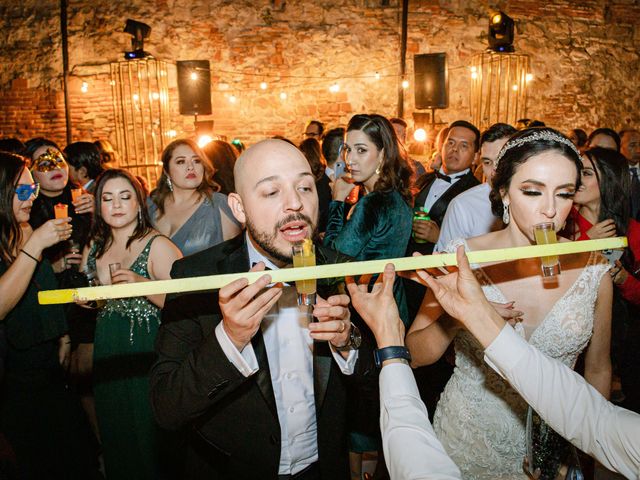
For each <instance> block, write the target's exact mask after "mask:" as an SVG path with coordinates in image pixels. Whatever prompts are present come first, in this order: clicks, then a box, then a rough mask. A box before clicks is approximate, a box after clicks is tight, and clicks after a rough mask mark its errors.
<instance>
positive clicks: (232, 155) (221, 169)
mask: <svg viewBox="0 0 640 480" xmlns="http://www.w3.org/2000/svg"><path fill="white" fill-rule="evenodd" d="M202 151H203V152H204V153H205V155H206V156H207V157H208V158H209V160H211V164H212V165H213V169H214V171H215V173H214V174H213V181H214V182H216V183H217V184H218V185H220V193H222V194H224V195H229V194H230V193H233V192H235V191H236V187H235V179H234V178H233V167H234V165H235V164H236V159H237V158H238V151H237V150H236V149H235V147H233V146H232V145H231V144H230V143H227V142H225V141H223V140H213V141H212V142H209V143H207V144H206V145H205V146H204V147H203V148H202Z"/></svg>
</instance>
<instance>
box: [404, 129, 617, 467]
mask: <svg viewBox="0 0 640 480" xmlns="http://www.w3.org/2000/svg"><path fill="white" fill-rule="evenodd" d="M496 162H497V170H496V174H495V177H494V179H493V188H492V192H491V202H492V209H493V212H494V214H496V215H499V216H502V218H503V221H504V223H505V224H506V226H505V228H504V229H503V230H500V231H497V232H492V233H489V234H487V235H483V236H480V237H475V238H471V239H468V240H458V241H454V242H453V243H452V244H451V245H450V246H449V248H448V249H447V250H448V251H451V252H455V248H456V247H457V246H458V245H460V243H464V244H465V248H466V249H467V250H488V249H496V248H509V247H518V246H526V245H531V244H535V240H534V238H533V226H534V225H536V224H538V223H542V222H553V223H554V225H555V230H556V231H558V230H560V229H561V228H562V227H563V225H564V223H565V220H566V218H567V216H568V214H569V212H570V210H571V206H572V204H573V196H574V194H575V192H576V190H577V188H578V187H579V186H580V171H581V168H582V164H581V160H580V155H579V153H578V151H577V150H576V149H575V147H574V146H573V144H572V143H571V142H570V141H569V140H568V139H567V138H566V137H565V136H564V135H562V134H560V133H558V132H556V131H555V130H552V129H549V128H542V129H529V130H523V131H521V132H518V133H517V134H515V135H514V136H513V137H512V138H511V139H510V140H509V141H508V142H507V143H506V145H505V146H504V147H503V149H502V150H501V152H500V154H499V155H498V158H497V160H496ZM559 240H560V241H566V240H564V239H559ZM560 262H561V268H562V274H561V275H559V276H558V277H557V279H555V281H554V282H553V283H551V284H550V283H548V282H543V281H542V277H541V273H540V259H537V258H533V259H526V260H518V261H512V262H507V263H500V264H489V265H483V266H482V268H480V267H478V266H474V268H475V272H476V276H477V277H478V279H479V280H480V282H481V284H482V285H483V290H484V293H485V295H486V296H487V298H488V300H490V301H492V302H495V303H503V304H504V303H507V302H508V301H509V300H514V301H515V308H517V309H518V310H520V311H522V312H524V315H523V316H522V318H521V321H519V322H518V323H516V324H515V327H514V328H515V329H516V331H517V332H518V333H519V334H520V335H522V336H523V337H525V338H526V339H527V340H528V341H529V342H530V343H531V344H532V345H534V346H536V347H537V348H538V349H539V350H541V351H542V352H544V353H545V354H547V355H548V356H550V357H553V358H556V359H558V360H560V361H562V362H563V363H564V364H566V365H568V366H570V367H574V365H575V362H576V360H577V358H578V356H579V355H580V353H581V352H582V351H583V350H585V349H586V352H585V357H584V358H585V369H584V376H585V378H586V380H587V381H588V382H589V383H590V384H591V385H593V386H594V387H595V388H596V389H597V390H598V391H599V392H600V393H601V394H602V395H604V396H605V397H608V395H609V388H610V382H611V363H610V358H609V344H610V329H611V327H610V323H611V298H612V283H611V279H610V278H609V275H605V273H606V272H607V270H608V268H609V267H608V264H607V263H606V261H605V260H604V259H603V258H602V257H601V256H600V255H599V254H598V253H595V252H593V253H584V254H575V255H565V256H562V257H560ZM443 313H444V311H443V309H442V308H441V307H440V305H439V304H438V303H437V301H436V300H435V298H434V297H433V295H432V294H431V292H428V293H427V295H425V298H424V300H423V302H422V305H421V307H420V311H419V313H418V315H417V317H416V320H415V322H414V323H413V325H412V327H411V329H410V331H409V334H408V335H407V345H408V347H409V349H410V351H411V355H412V357H413V359H414V360H413V366H414V367H416V366H421V365H428V364H431V363H433V362H435V361H436V360H437V359H438V358H439V357H440V356H442V355H443V354H444V352H445V351H446V350H447V348H448V346H449V345H450V343H451V342H452V341H453V342H454V346H455V352H456V368H455V370H454V373H453V375H452V377H451V379H450V380H449V383H448V384H447V386H446V388H445V390H444V392H443V394H442V396H441V398H440V402H439V403H438V406H437V409H436V412H435V417H434V429H435V432H436V434H437V436H438V438H439V439H440V440H441V441H442V444H443V445H444V447H445V449H446V450H447V453H448V454H449V455H450V456H451V458H453V460H454V461H455V463H456V464H457V465H458V466H459V467H460V469H461V471H462V473H463V477H464V478H470V479H480V478H487V479H488V478H492V479H495V478H502V479H506V478H523V477H524V472H523V468H522V465H523V458H524V456H525V453H526V449H525V444H526V442H525V417H526V413H527V405H526V403H525V402H524V400H522V398H520V396H519V395H518V394H517V393H516V392H515V391H514V390H513V389H511V387H510V386H509V384H508V383H507V382H506V381H505V380H504V379H502V378H501V377H500V376H498V375H497V374H496V373H495V372H493V370H491V369H490V368H489V367H488V366H487V365H486V364H485V363H484V361H483V350H482V347H481V346H480V344H479V343H478V342H477V341H476V340H475V339H474V338H473V337H472V336H471V335H470V334H469V333H468V332H466V331H465V330H463V329H462V327H461V326H460V325H459V324H458V323H456V321H455V320H453V319H451V318H450V317H447V316H446V315H443Z"/></svg>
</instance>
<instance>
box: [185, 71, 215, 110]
mask: <svg viewBox="0 0 640 480" xmlns="http://www.w3.org/2000/svg"><path fill="white" fill-rule="evenodd" d="M178 95H179V97H180V115H211V70H210V67H209V60H185V61H178Z"/></svg>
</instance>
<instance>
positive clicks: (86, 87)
mask: <svg viewBox="0 0 640 480" xmlns="http://www.w3.org/2000/svg"><path fill="white" fill-rule="evenodd" d="M80 91H81V92H82V93H87V92H88V91H89V84H88V83H87V82H82V86H81V87H80Z"/></svg>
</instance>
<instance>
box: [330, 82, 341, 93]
mask: <svg viewBox="0 0 640 480" xmlns="http://www.w3.org/2000/svg"><path fill="white" fill-rule="evenodd" d="M329 91H330V92H331V93H337V92H339V91H340V85H338V83H337V82H336V83H334V84H333V85H331V86H330V87H329Z"/></svg>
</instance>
